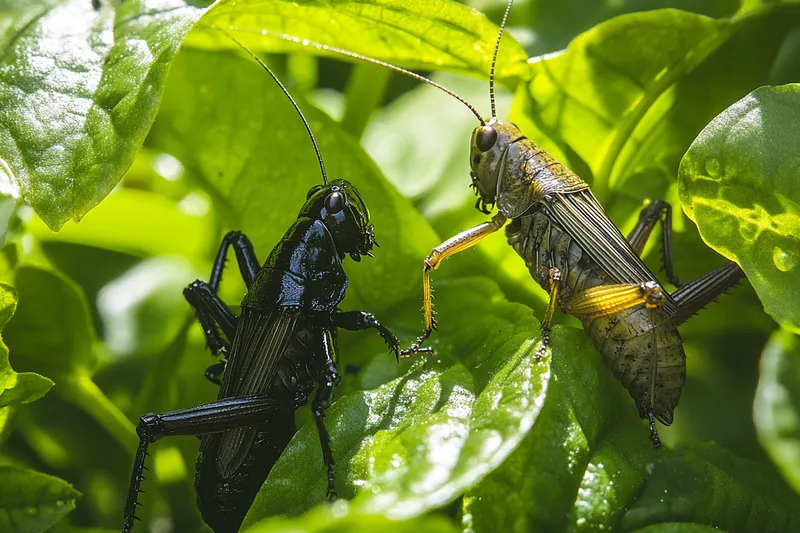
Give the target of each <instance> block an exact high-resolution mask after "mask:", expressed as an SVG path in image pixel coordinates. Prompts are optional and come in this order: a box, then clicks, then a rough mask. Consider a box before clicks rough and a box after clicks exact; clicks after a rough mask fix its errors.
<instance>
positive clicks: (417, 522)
mask: <svg viewBox="0 0 800 533" xmlns="http://www.w3.org/2000/svg"><path fill="white" fill-rule="evenodd" d="M374 531H381V532H384V531H385V532H386V533H418V532H419V531H424V532H425V533H455V532H456V528H455V526H454V525H453V524H452V522H450V521H449V520H447V519H445V518H444V517H440V516H426V517H421V518H416V519H413V520H403V521H398V520H392V519H390V518H386V517H385V516H381V515H370V514H357V513H353V512H349V509H348V506H347V503H346V502H337V503H336V504H335V505H334V506H332V507H327V506H326V507H320V508H318V509H314V510H313V511H311V512H309V513H307V514H305V515H303V516H302V517H301V518H296V519H287V518H274V519H271V520H265V521H263V522H260V523H258V524H256V525H254V526H252V527H249V528H246V529H244V530H243V533H373V532H374Z"/></svg>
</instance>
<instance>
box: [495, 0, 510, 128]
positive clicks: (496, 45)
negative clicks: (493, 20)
mask: <svg viewBox="0 0 800 533" xmlns="http://www.w3.org/2000/svg"><path fill="white" fill-rule="evenodd" d="M513 3H514V0H508V4H506V12H505V13H503V21H502V22H501V23H500V31H499V32H498V33H497V43H496V44H495V45H494V55H493V56H492V70H491V71H490V72H489V101H490V102H491V104H492V118H497V110H496V109H495V103H494V67H495V65H496V64H497V52H498V51H499V50H500V39H501V38H502V37H503V30H504V29H505V28H506V21H507V20H508V14H509V13H510V12H511V4H513Z"/></svg>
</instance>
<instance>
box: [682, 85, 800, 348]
mask: <svg viewBox="0 0 800 533" xmlns="http://www.w3.org/2000/svg"><path fill="white" fill-rule="evenodd" d="M798 120H800V85H787V86H784V87H777V88H762V89H757V90H755V91H753V92H752V93H750V94H749V95H747V96H746V97H744V98H743V99H742V100H740V101H739V102H737V103H735V104H734V105H732V106H731V107H729V108H728V109H727V110H726V111H725V112H724V113H722V114H721V115H719V116H718V117H717V118H716V119H714V120H713V121H712V122H711V123H710V124H709V125H708V126H707V127H706V129H704V130H703V132H702V133H701V134H700V135H699V136H698V138H697V140H695V142H694V143H693V144H692V146H691V148H690V149H689V151H688V152H687V153H686V155H685V156H684V158H683V161H682V162H681V167H680V180H681V181H680V194H681V201H682V202H683V206H684V211H685V213H686V214H687V215H688V216H689V217H690V218H691V219H692V220H694V221H695V223H696V224H697V226H698V229H699V230H700V234H701V235H702V236H703V239H704V240H705V241H706V242H707V243H708V244H709V245H710V246H712V247H713V248H714V249H715V250H717V251H719V252H720V253H721V254H723V255H725V256H726V257H728V258H730V259H733V260H735V261H736V262H738V263H739V264H740V265H741V266H742V269H743V270H744V271H745V274H747V277H748V279H749V280H750V283H751V284H752V285H753V287H754V288H755V289H756V292H757V293H758V295H759V297H760V298H761V301H762V302H763V303H764V308H765V310H766V311H767V313H769V314H770V315H771V316H772V317H773V318H774V319H775V320H776V321H777V322H778V323H779V324H782V325H783V326H785V327H786V328H789V329H792V330H793V331H795V332H796V333H797V332H800V303H798V302H800V187H798V182H800V160H798V157H797V146H798V144H800V133H798V130H797V127H796V126H797V123H798Z"/></svg>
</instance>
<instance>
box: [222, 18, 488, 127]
mask: <svg viewBox="0 0 800 533" xmlns="http://www.w3.org/2000/svg"><path fill="white" fill-rule="evenodd" d="M210 27H212V28H216V29H218V30H220V31H223V32H225V33H228V32H227V31H226V28H222V27H220V26H216V25H210ZM227 30H231V31H240V32H244V33H253V34H256V35H263V36H268V37H273V38H275V39H283V40H284V41H289V42H292V43H295V44H300V45H303V46H313V47H314V48H316V49H318V50H324V51H325V52H331V53H334V54H339V55H343V56H346V57H351V58H353V59H359V60H361V61H366V62H367V63H373V64H375V65H380V66H382V67H385V68H388V69H391V70H394V71H395V72H399V73H401V74H405V75H406V76H409V77H411V78H414V79H415V80H418V81H423V82H425V83H427V84H428V85H432V86H433V87H436V88H437V89H439V90H440V91H444V92H446V93H447V94H449V95H450V96H452V97H453V98H455V99H456V100H458V101H459V102H461V103H462V104H464V105H465V106H467V108H468V109H469V110H470V111H472V114H473V115H475V116H476V117H477V118H478V120H479V121H480V123H481V126H483V125H485V124H486V121H485V120H483V117H482V116H481V114H480V113H478V110H477V109H475V107H474V106H473V105H472V104H470V103H469V102H467V100H466V99H464V98H462V97H461V96H459V95H457V94H456V93H454V92H453V91H451V90H450V89H448V88H447V87H445V86H444V85H440V84H438V83H436V82H435V81H433V80H430V79H428V78H426V77H425V76H423V75H421V74H417V73H416V72H411V71H410V70H406V69H404V68H402V67H398V66H397V65H392V64H391V63H387V62H386V61H381V60H380V59H375V58H374V57H369V56H364V55H361V54H358V53H356V52H351V51H349V50H343V49H341V48H336V47H335V46H328V45H327V44H322V43H318V42H315V41H310V40H308V39H301V38H300V37H295V36H293V35H289V34H286V33H272V32H270V31H268V30H250V29H247V28H235V27H229V28H227ZM228 36H229V37H230V35H228ZM231 38H232V39H233V37H231ZM234 41H236V39H234ZM236 43H237V44H239V46H243V45H242V44H241V43H239V41H236ZM247 51H248V52H249V53H250V54H251V55H252V54H253V52H251V51H250V50H247ZM253 57H255V56H253ZM256 59H258V58H256ZM259 63H260V61H259ZM276 81H277V80H276ZM287 96H288V95H287ZM290 98H291V97H290Z"/></svg>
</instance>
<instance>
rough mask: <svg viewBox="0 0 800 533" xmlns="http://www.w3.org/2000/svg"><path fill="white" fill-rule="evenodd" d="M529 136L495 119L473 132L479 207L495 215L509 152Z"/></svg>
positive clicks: (472, 160) (474, 180) (474, 184)
mask: <svg viewBox="0 0 800 533" xmlns="http://www.w3.org/2000/svg"><path fill="white" fill-rule="evenodd" d="M524 137H525V136H524V135H523V134H522V132H521V131H520V130H519V128H518V127H517V125H516V124H514V123H513V122H507V121H504V120H497V119H496V118H495V119H492V120H490V121H489V122H487V123H486V124H484V125H482V126H478V127H477V128H475V130H474V131H473V132H472V142H471V146H470V151H469V161H470V166H471V167H472V170H471V172H470V176H472V188H473V189H475V194H476V195H477V196H478V201H477V202H476V203H475V207H477V208H478V209H480V210H481V211H482V212H484V213H487V214H488V213H489V212H491V209H492V207H494V203H495V201H496V200H497V196H498V188H497V185H498V181H499V179H500V175H501V174H502V173H503V172H504V171H505V170H506V165H507V159H508V149H509V147H510V146H511V145H512V144H513V143H514V142H515V141H518V140H519V139H522V138H524Z"/></svg>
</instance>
